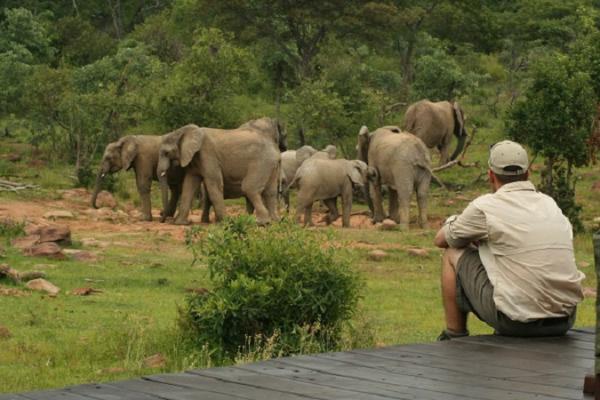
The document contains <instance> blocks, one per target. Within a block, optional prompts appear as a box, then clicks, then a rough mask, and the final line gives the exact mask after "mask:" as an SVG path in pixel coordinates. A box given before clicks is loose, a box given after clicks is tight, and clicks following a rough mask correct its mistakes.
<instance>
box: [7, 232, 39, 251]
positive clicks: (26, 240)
mask: <svg viewBox="0 0 600 400" xmlns="http://www.w3.org/2000/svg"><path fill="white" fill-rule="evenodd" d="M39 241H40V237H39V235H30V236H25V237H20V238H16V239H14V240H13V241H12V242H11V244H12V245H13V247H14V248H15V249H19V250H25V249H29V248H31V247H32V246H35V245H36V244H38V243H39Z"/></svg>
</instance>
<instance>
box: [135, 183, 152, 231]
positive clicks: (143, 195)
mask: <svg viewBox="0 0 600 400" xmlns="http://www.w3.org/2000/svg"><path fill="white" fill-rule="evenodd" d="M135 181H136V182H135V183H136V185H137V190H138V193H139V194H140V200H141V202H142V218H143V219H144V221H152V204H151V201H150V192H151V185H152V179H151V178H149V177H143V176H140V175H139V174H136V177H135Z"/></svg>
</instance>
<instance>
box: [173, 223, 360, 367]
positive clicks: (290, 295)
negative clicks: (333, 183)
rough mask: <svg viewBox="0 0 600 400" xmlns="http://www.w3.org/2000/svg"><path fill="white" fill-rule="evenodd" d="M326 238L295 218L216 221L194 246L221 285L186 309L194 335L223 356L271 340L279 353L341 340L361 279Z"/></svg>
mask: <svg viewBox="0 0 600 400" xmlns="http://www.w3.org/2000/svg"><path fill="white" fill-rule="evenodd" d="M323 239H325V237H324V235H323V234H322V233H317V232H314V231H307V230H305V229H303V228H301V227H300V226H298V225H297V224H294V223H292V222H283V223H281V224H276V225H272V226H269V227H267V228H260V227H257V226H256V224H255V222H254V221H253V220H252V219H251V218H249V217H238V218H231V219H228V220H226V221H225V222H224V223H223V224H222V226H219V227H216V228H214V229H212V230H211V231H210V232H209V233H208V235H207V236H206V237H204V238H202V239H201V241H200V242H199V243H198V244H195V245H194V246H199V250H200V252H201V254H202V255H203V257H204V260H205V261H206V263H207V265H208V270H209V273H210V278H211V281H212V286H213V287H212V288H211V290H208V291H206V292H205V293H200V294H194V295H191V296H190V297H189V298H188V301H187V306H186V307H185V308H184V309H182V312H181V317H182V318H181V320H182V325H183V326H184V328H185V329H186V330H187V331H188V333H189V334H190V335H191V336H192V338H193V341H194V342H195V343H197V344H199V345H201V346H203V345H206V344H208V346H209V348H210V350H211V352H212V351H214V352H215V353H216V355H218V356H221V357H223V356H224V357H234V356H235V355H236V354H237V353H238V352H240V353H247V352H251V351H253V350H254V349H255V348H257V347H263V348H264V347H265V346H266V345H267V344H268V346H269V348H270V349H271V350H270V352H271V355H285V354H290V353H298V352H302V351H308V350H310V351H326V350H332V349H336V348H338V346H339V341H340V339H341V336H340V334H341V328H342V324H343V323H344V322H347V321H348V320H349V319H350V318H351V317H352V315H353V313H354V311H355V309H356V305H357V302H358V298H359V289H360V286H361V285H360V280H359V278H358V276H357V275H356V273H355V272H353V270H352V269H351V268H350V266H349V263H348V262H346V261H345V260H343V259H340V257H339V254H336V252H335V251H334V249H333V248H331V247H324V246H323V244H324V242H323Z"/></svg>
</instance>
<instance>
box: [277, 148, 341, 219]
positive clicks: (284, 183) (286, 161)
mask: <svg viewBox="0 0 600 400" xmlns="http://www.w3.org/2000/svg"><path fill="white" fill-rule="evenodd" d="M336 156H337V148H336V147H335V146H334V145H332V144H330V145H328V146H326V147H325V148H324V149H323V150H320V151H319V150H317V149H315V148H314V147H312V146H308V145H306V146H302V147H300V148H299V149H297V150H287V151H284V152H283V153H281V182H280V187H281V196H282V197H283V203H284V204H285V208H286V210H289V208H290V191H289V186H290V183H291V182H292V180H293V179H294V176H295V175H296V171H297V170H298V168H299V167H300V166H301V165H302V163H303V162H304V161H306V160H308V159H309V158H311V157H315V158H322V159H330V160H333V159H335V158H336Z"/></svg>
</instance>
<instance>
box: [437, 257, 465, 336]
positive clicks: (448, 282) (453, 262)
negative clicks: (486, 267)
mask: <svg viewBox="0 0 600 400" xmlns="http://www.w3.org/2000/svg"><path fill="white" fill-rule="evenodd" d="M464 251H465V250H464V249H453V248H448V249H446V250H445V251H444V256H443V258H442V301H443V304H444V314H445V316H446V328H447V331H449V333H450V334H457V335H460V334H465V333H466V332H467V314H466V313H464V312H463V311H461V310H460V307H459V306H458V302H457V300H456V290H457V288H456V266H457V265H458V260H459V259H460V257H461V256H462V254H463V253H464Z"/></svg>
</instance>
